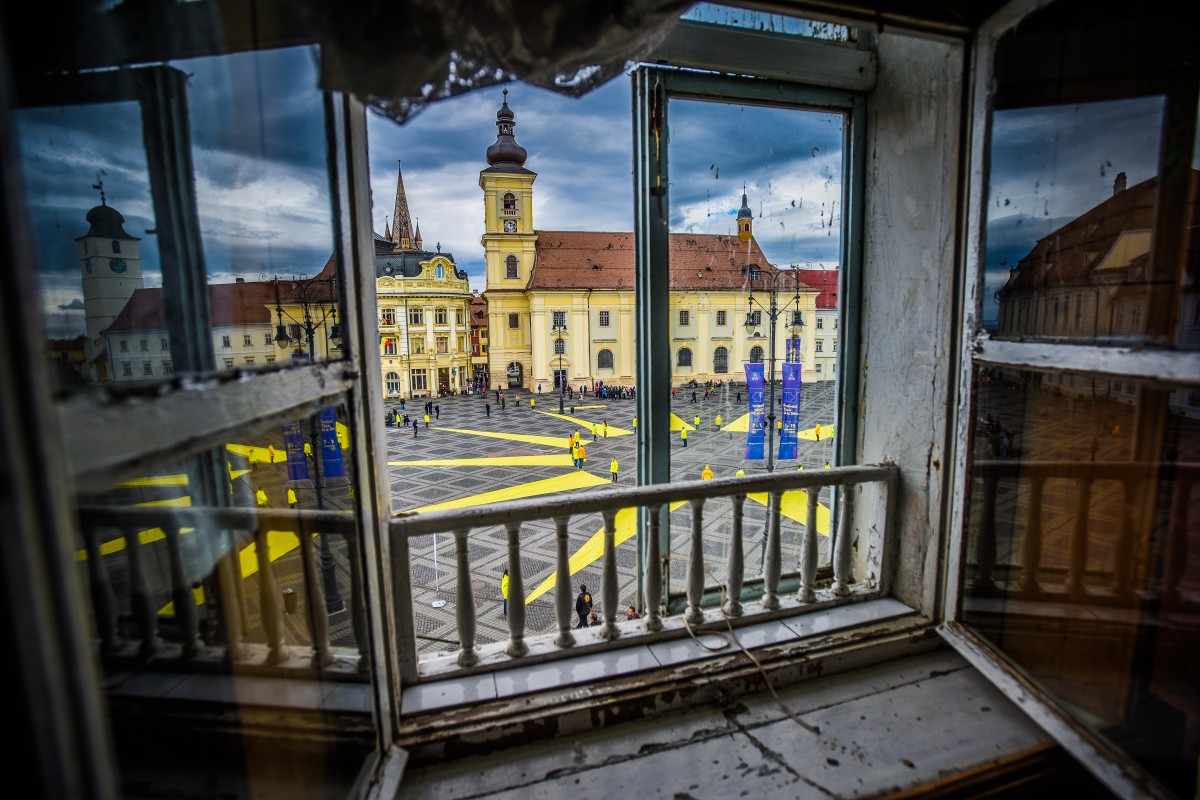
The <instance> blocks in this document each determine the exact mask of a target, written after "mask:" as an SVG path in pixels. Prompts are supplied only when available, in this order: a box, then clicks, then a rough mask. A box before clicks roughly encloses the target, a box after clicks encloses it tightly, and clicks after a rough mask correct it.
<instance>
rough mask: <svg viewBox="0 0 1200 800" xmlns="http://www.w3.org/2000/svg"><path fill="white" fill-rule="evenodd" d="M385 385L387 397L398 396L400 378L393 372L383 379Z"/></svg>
mask: <svg viewBox="0 0 1200 800" xmlns="http://www.w3.org/2000/svg"><path fill="white" fill-rule="evenodd" d="M384 381H385V382H386V384H387V393H388V394H389V395H397V394H400V376H399V375H397V374H396V373H395V372H389V373H388V374H387V376H386V377H385V378H384Z"/></svg>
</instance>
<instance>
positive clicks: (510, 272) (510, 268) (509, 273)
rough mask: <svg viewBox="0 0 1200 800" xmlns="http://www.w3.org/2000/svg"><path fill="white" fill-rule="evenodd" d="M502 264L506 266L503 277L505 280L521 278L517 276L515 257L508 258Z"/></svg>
mask: <svg viewBox="0 0 1200 800" xmlns="http://www.w3.org/2000/svg"><path fill="white" fill-rule="evenodd" d="M504 263H505V266H506V269H505V273H504V277H506V278H519V277H521V276H520V275H518V274H517V257H516V256H509V257H508V260H507V261H505V262H504Z"/></svg>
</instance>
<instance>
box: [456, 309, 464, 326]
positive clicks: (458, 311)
mask: <svg viewBox="0 0 1200 800" xmlns="http://www.w3.org/2000/svg"><path fill="white" fill-rule="evenodd" d="M454 324H455V325H462V324H463V310H462V309H461V308H456V309H454Z"/></svg>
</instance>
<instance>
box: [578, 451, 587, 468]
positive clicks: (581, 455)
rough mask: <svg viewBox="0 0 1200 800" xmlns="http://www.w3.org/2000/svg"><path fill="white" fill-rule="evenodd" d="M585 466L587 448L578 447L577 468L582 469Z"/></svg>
mask: <svg viewBox="0 0 1200 800" xmlns="http://www.w3.org/2000/svg"><path fill="white" fill-rule="evenodd" d="M586 466H587V448H586V447H584V446H583V445H579V468H580V469H583V468H584V467H586Z"/></svg>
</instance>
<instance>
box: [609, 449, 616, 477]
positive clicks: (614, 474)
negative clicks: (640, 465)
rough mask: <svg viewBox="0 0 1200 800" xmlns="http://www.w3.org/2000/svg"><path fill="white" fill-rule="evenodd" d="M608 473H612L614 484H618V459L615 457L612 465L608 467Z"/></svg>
mask: <svg viewBox="0 0 1200 800" xmlns="http://www.w3.org/2000/svg"><path fill="white" fill-rule="evenodd" d="M608 471H609V472H611V473H612V482H613V483H616V482H617V457H616V456H613V460H612V463H611V464H609V465H608Z"/></svg>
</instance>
